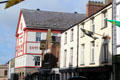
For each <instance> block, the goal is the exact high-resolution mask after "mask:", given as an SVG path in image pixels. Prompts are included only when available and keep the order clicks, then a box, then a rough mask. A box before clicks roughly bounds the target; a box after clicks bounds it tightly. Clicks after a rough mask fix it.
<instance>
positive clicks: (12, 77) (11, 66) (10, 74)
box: [8, 58, 15, 80]
mask: <svg viewBox="0 0 120 80" xmlns="http://www.w3.org/2000/svg"><path fill="white" fill-rule="evenodd" d="M8 80H15V59H14V58H13V59H11V60H10V61H9V62H8Z"/></svg>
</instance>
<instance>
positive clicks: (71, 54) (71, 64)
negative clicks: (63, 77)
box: [69, 48, 73, 66]
mask: <svg viewBox="0 0 120 80" xmlns="http://www.w3.org/2000/svg"><path fill="white" fill-rule="evenodd" d="M69 66H73V48H70V63H69Z"/></svg>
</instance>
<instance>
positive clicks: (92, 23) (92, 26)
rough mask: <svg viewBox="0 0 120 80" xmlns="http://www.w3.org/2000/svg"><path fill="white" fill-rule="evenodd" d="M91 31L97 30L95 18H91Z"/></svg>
mask: <svg viewBox="0 0 120 80" xmlns="http://www.w3.org/2000/svg"><path fill="white" fill-rule="evenodd" d="M91 31H92V32H95V20H94V18H92V19H91Z"/></svg>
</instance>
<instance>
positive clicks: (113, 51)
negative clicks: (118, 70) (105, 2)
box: [112, 0, 117, 80]
mask: <svg viewBox="0 0 120 80" xmlns="http://www.w3.org/2000/svg"><path fill="white" fill-rule="evenodd" d="M115 19H116V0H112V20H115ZM116 53H117V49H116V27H115V25H114V24H112V80H116V79H115V60H114V56H115V55H116Z"/></svg>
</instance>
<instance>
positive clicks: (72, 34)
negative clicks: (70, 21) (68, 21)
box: [70, 29, 74, 41]
mask: <svg viewBox="0 0 120 80" xmlns="http://www.w3.org/2000/svg"><path fill="white" fill-rule="evenodd" d="M70 34H71V35H70V41H73V36H74V29H71V33H70Z"/></svg>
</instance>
